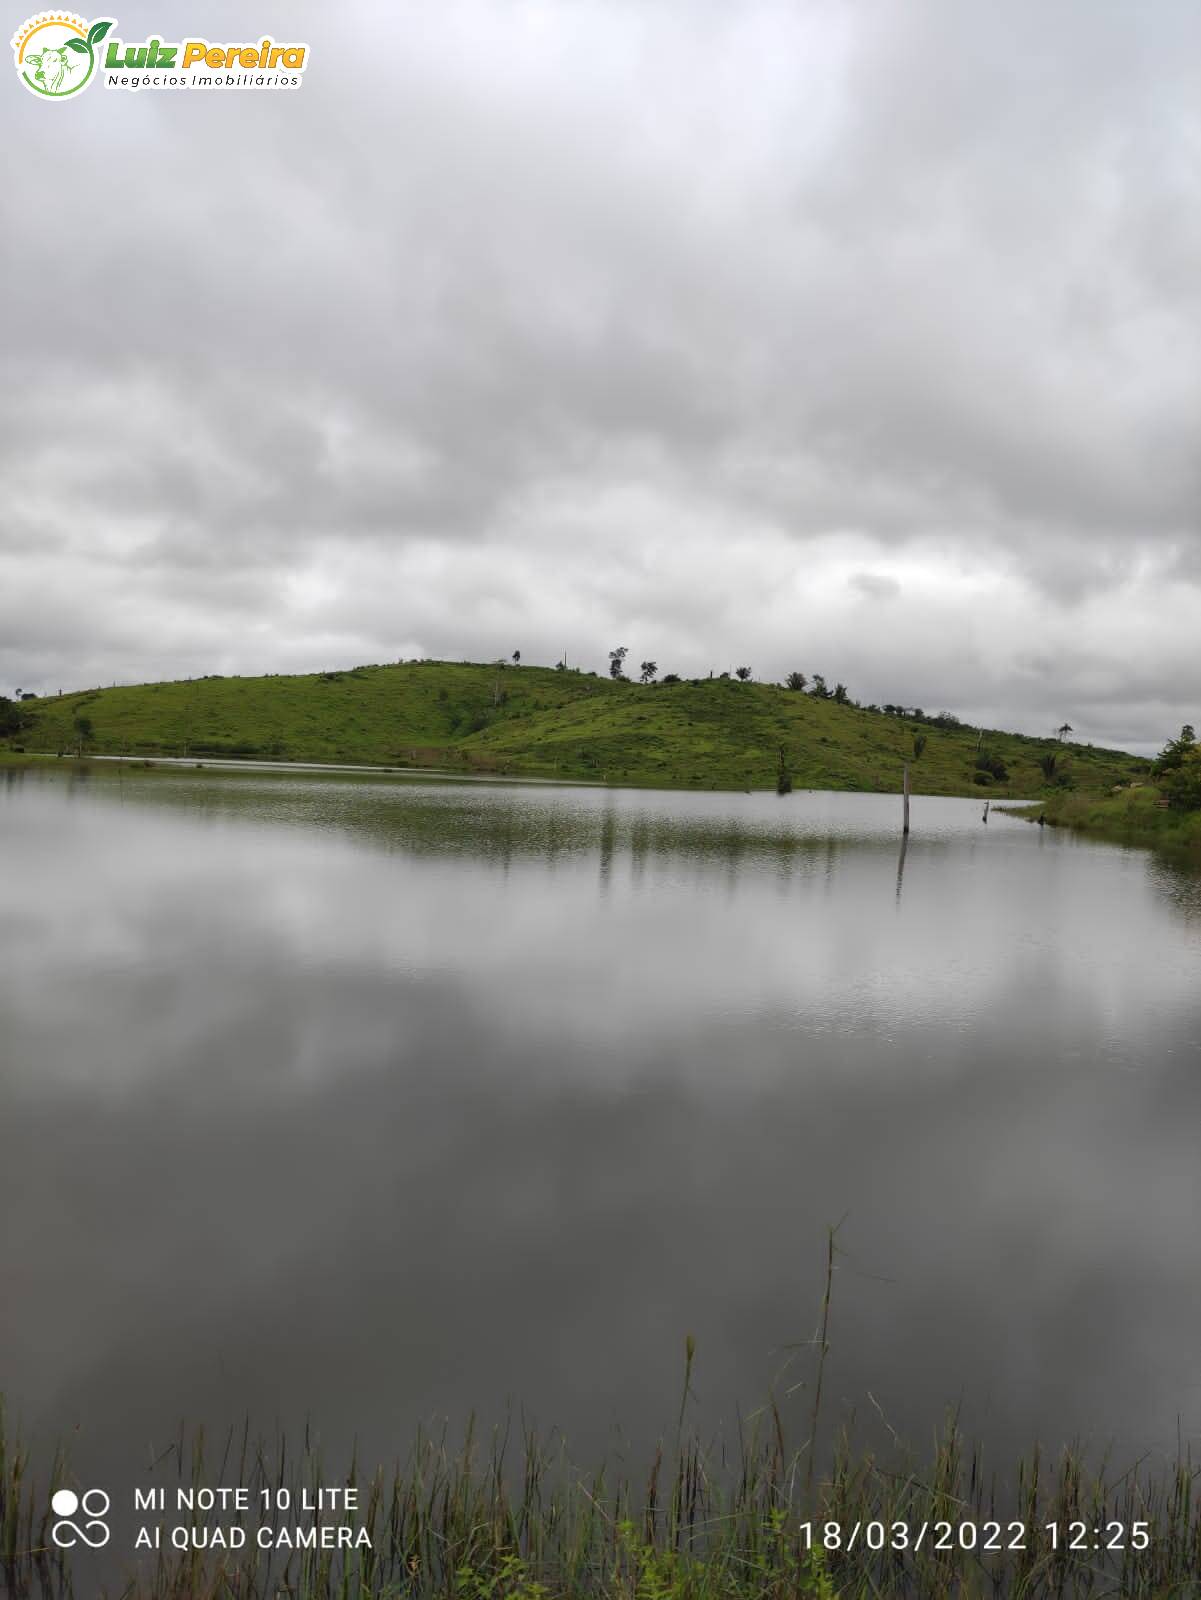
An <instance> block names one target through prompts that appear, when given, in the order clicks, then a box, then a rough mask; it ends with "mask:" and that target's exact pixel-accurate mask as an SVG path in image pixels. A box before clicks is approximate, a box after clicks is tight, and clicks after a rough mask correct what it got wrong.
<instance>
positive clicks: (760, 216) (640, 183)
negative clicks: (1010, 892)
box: [0, 0, 1201, 747]
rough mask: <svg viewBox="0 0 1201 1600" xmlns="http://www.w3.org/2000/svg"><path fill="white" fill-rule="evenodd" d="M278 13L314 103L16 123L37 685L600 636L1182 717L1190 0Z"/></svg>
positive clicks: (1196, 226)
mask: <svg viewBox="0 0 1201 1600" xmlns="http://www.w3.org/2000/svg"><path fill="white" fill-rule="evenodd" d="M180 15H181V17H183V19H184V20H183V21H182V22H180V23H179V24H178V26H179V27H180V28H187V27H189V26H194V27H196V28H197V29H200V30H203V31H204V32H206V33H207V34H208V35H209V37H212V38H217V37H221V36H222V35H224V34H228V35H229V36H230V37H240V36H241V34H242V33H244V32H245V31H246V27H247V21H246V18H247V13H246V11H245V8H244V7H236V8H235V7H233V6H221V5H214V4H211V3H204V4H198V6H197V8H196V11H195V14H194V15H193V14H192V13H187V12H186V11H185V12H181V13H180ZM261 25H262V27H264V28H268V29H272V30H274V33H275V36H282V34H283V33H284V32H286V31H289V30H291V31H294V32H296V33H301V32H303V33H304V34H305V35H306V36H307V37H308V39H309V40H310V42H311V45H312V65H311V67H310V69H309V73H308V81H307V82H306V83H305V85H304V87H303V89H302V90H300V91H299V92H298V93H296V94H294V95H292V96H291V97H288V98H285V97H283V96H276V95H269V94H263V95H254V94H242V95H233V96H230V97H229V98H222V97H221V96H220V95H217V94H214V95H212V96H207V97H206V96H204V95H188V96H184V95H177V96H172V95H169V94H166V93H161V94H152V93H143V94H140V95H137V96H133V95H122V94H118V93H115V92H113V91H109V90H106V89H104V88H103V86H101V85H96V86H94V87H93V88H91V89H90V90H89V91H88V92H87V93H86V94H84V95H82V96H81V97H80V98H79V99H78V101H75V102H72V103H71V104H69V105H66V104H65V105H61V106H50V105H46V104H42V103H39V102H38V101H36V100H35V99H34V97H32V96H30V95H28V94H26V93H24V92H21V91H19V88H18V86H17V85H16V83H15V80H14V81H13V82H12V83H11V84H10V88H9V91H8V92H6V93H5V94H4V95H2V96H0V126H2V128H3V133H4V136H5V137H6V139H7V140H8V142H9V146H10V148H16V147H17V146H18V145H19V146H20V148H21V150H22V152H23V155H22V161H21V162H20V163H19V164H18V165H17V170H16V172H15V174H14V176H13V178H12V180H11V181H10V183H9V185H8V186H7V188H6V191H5V194H4V198H3V201H2V202H0V203H2V204H3V207H4V209H5V211H6V213H7V214H6V216H5V218H4V222H5V228H6V237H7V238H8V239H9V240H10V252H9V253H10V265H11V271H10V274H9V276H10V286H9V307H10V319H9V326H8V332H7V335H6V340H5V349H4V355H3V360H4V363H5V369H6V378H7V382H6V384H5V387H4V391H3V394H4V398H3V400H2V401H0V451H2V453H3V469H4V470H3V479H2V480H0V481H2V482H3V484H4V488H3V490H2V491H0V495H2V504H0V674H2V675H3V677H4V678H5V679H8V680H11V684H10V688H11V686H12V685H15V683H16V682H18V681H19V682H21V683H22V684H23V685H28V684H30V683H34V684H36V685H37V686H40V687H44V688H54V687H58V686H59V684H60V683H61V684H62V685H64V686H66V685H71V684H75V683H87V682H96V681H113V680H121V679H130V678H142V677H158V676H178V675H180V674H183V673H190V672H193V671H207V670H224V671H234V670H245V671H258V670H264V669H282V670H287V669H289V668H297V669H299V668H305V667H314V666H323V665H327V664H330V663H331V662H333V661H335V660H337V661H345V662H349V661H353V660H356V659H371V660H380V659H390V658H393V657H395V656H399V655H404V654H416V653H421V654H427V653H428V654H444V655H449V656H452V657H454V658H459V657H463V656H477V657H487V656H490V655H492V654H495V653H497V652H498V651H500V650H502V649H503V650H506V651H507V650H509V649H512V648H514V647H515V646H518V645H519V646H520V647H521V649H522V651H523V653H524V655H525V656H526V658H527V659H535V660H536V659H545V660H553V659H555V658H557V657H558V656H559V655H560V654H561V653H562V651H563V650H564V649H566V650H567V651H568V653H569V655H570V657H571V659H573V660H583V661H585V662H586V663H589V664H595V663H600V662H602V661H603V656H604V652H605V650H606V648H607V647H608V646H609V645H610V644H612V643H614V642H617V641H619V640H620V641H622V642H626V643H628V644H629V645H630V646H631V648H632V650H633V651H634V653H635V654H638V653H639V652H641V651H643V650H645V651H646V652H647V653H649V654H653V655H654V656H655V658H656V659H657V660H658V661H659V662H660V664H661V665H666V666H669V667H674V668H675V669H676V670H682V671H687V670H703V669H707V668H708V667H709V666H718V667H720V666H725V665H729V664H731V663H733V662H734V661H735V660H738V661H741V660H744V659H748V658H752V659H753V660H754V662H755V667H756V670H757V672H759V673H760V674H761V675H771V676H778V675H782V674H783V673H784V672H786V671H787V670H789V669H790V668H792V667H794V666H796V667H801V668H803V669H805V670H808V671H812V670H814V669H816V670H819V671H826V672H828V673H830V674H833V675H834V676H837V677H839V678H841V679H843V680H844V681H846V682H847V683H848V684H850V686H851V688H852V690H853V692H855V693H857V694H859V695H860V696H861V697H862V698H864V699H876V700H883V699H888V700H903V701H905V702H906V703H913V702H920V703H923V704H937V705H946V706H949V707H951V708H953V709H955V710H957V711H959V712H960V713H961V714H963V715H966V716H971V717H979V718H985V719H988V720H990V721H993V722H997V723H1002V724H1010V725H1019V726H1025V727H1030V728H1034V729H1037V728H1041V727H1043V726H1044V725H1046V726H1054V725H1055V724H1056V723H1058V722H1059V721H1062V720H1063V719H1064V717H1065V716H1066V717H1067V718H1069V720H1071V721H1072V722H1073V724H1074V725H1075V726H1076V728H1077V729H1078V730H1080V731H1081V732H1083V733H1084V734H1085V736H1086V737H1094V738H1097V739H1106V740H1113V741H1119V742H1126V743H1132V744H1136V745H1139V746H1140V747H1142V746H1147V745H1154V744H1156V743H1158V742H1159V741H1160V740H1161V739H1162V737H1163V736H1164V734H1165V733H1166V732H1168V731H1170V730H1171V729H1172V728H1174V727H1175V726H1177V725H1178V724H1179V723H1180V722H1181V721H1183V720H1184V719H1185V718H1186V717H1188V718H1190V719H1191V720H1195V719H1196V716H1197V715H1198V708H1197V702H1198V700H1201V664H1199V661H1198V657H1197V652H1196V651H1195V649H1194V648H1193V647H1192V638H1193V635H1194V633H1195V613H1196V609H1197V599H1198V594H1197V590H1198V587H1199V586H1201V538H1199V535H1198V509H1199V504H1201V453H1199V452H1198V451H1197V449H1196V438H1197V436H1198V422H1199V420H1201V363H1199V362H1198V360H1197V332H1198V327H1199V325H1201V272H1199V271H1198V266H1199V264H1201V203H1199V202H1201V192H1199V191H1201V176H1199V173H1201V168H1199V166H1198V163H1197V161H1196V152H1197V149H1198V141H1199V139H1201V114H1199V112H1198V108H1197V101H1196V96H1195V84H1194V83H1193V78H1192V74H1193V63H1195V61H1196V60H1197V58H1198V53H1199V49H1201V16H1199V15H1198V13H1197V11H1196V8H1195V7H1192V6H1190V5H1186V4H1185V3H1184V0H1165V3H1164V4H1163V5H1161V6H1160V7H1158V8H1157V9H1156V14H1155V21H1154V26H1151V25H1150V24H1149V22H1148V20H1147V17H1146V15H1145V13H1140V12H1138V11H1137V9H1136V8H1133V7H1125V6H1119V5H1116V4H1107V3H1103V4H1094V3H1086V0H1071V3H1069V4H1067V5H1065V6H1061V7H1059V8H1056V9H1055V10H1054V12H1053V13H1049V12H1048V11H1047V9H1046V8H1045V7H1040V6H1037V5H1035V4H1034V3H1033V0H1019V3H1017V4H1015V5H1012V6H1008V7H1005V8H1002V9H1000V10H996V11H993V12H987V13H986V12H984V11H982V10H981V9H979V8H974V7H963V6H962V5H959V4H957V3H953V0H918V3H916V4H914V5H910V6H906V7H905V8H904V9H903V10H891V11H890V10H887V9H884V10H859V11H850V10H844V9H841V8H835V7H832V6H829V5H826V4H823V3H820V0H814V3H813V4H812V5H808V6H805V7H796V6H793V5H791V4H784V3H782V0H780V3H770V0H764V3H755V0H751V3H748V4H747V5H745V6H741V7H739V8H737V9H736V10H732V9H731V8H728V7H723V6H719V5H718V4H716V3H715V0H694V3H691V4H684V3H683V0H678V3H671V0H661V3H654V4H649V5H637V6H635V5H634V4H633V3H631V0H618V3H616V4H614V3H612V0H605V3H603V4H602V3H601V0H581V3H579V4H571V5H567V4H566V3H564V0H554V3H519V0H512V3H502V4H485V3H483V0H475V3H466V0H462V3H460V0H455V3H452V4H450V5H447V6H439V7H436V8H435V7H433V6H427V7H425V8H421V9H419V10H418V11H416V12H414V11H412V10H409V11H407V12H405V13H404V14H403V15H402V14H399V13H396V12H394V11H392V10H390V9H388V8H384V7H370V6H348V7H341V8H338V9H337V10H336V11H333V10H330V9H329V8H324V7H316V6H310V7H302V6H297V7H291V8H289V9H288V13H287V16H286V18H285V17H284V16H282V15H281V14H278V13H271V12H270V8H268V13H264V16H263V18H262V19H261ZM120 26H121V30H122V33H123V34H124V35H125V36H126V37H129V38H136V37H140V36H142V35H143V34H148V33H150V32H152V31H155V30H156V29H157V30H159V31H160V32H161V30H162V27H163V21H162V15H161V11H156V10H155V8H154V7H152V6H150V5H147V4H136V5H134V6H132V7H131V9H130V10H129V11H128V12H125V11H123V12H122V14H121V22H120ZM254 26H255V28H258V27H259V26H260V22H259V19H258V18H257V17H256V19H255V22H254ZM365 37H370V38H371V40H372V45H373V52H374V54H375V57H376V59H378V60H379V61H381V62H383V63H385V64H386V70H381V71H380V72H378V73H377V74H373V75H370V76H369V77H368V78H367V79H366V80H365V79H364V75H363V73H362V71H361V52H360V45H361V41H362V40H363V38H365ZM50 191H53V192H54V193H56V194H58V195H60V196H61V197H62V200H63V203H62V204H59V205H56V206H55V207H53V208H47V207H46V206H45V204H44V197H45V195H46V194H47V193H48V192H50ZM35 223H36V225H35ZM886 596H891V598H886ZM883 604H887V605H888V617H889V626H888V629H887V630H880V628H879V626H878V617H879V608H880V606H881V605H883Z"/></svg>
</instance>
